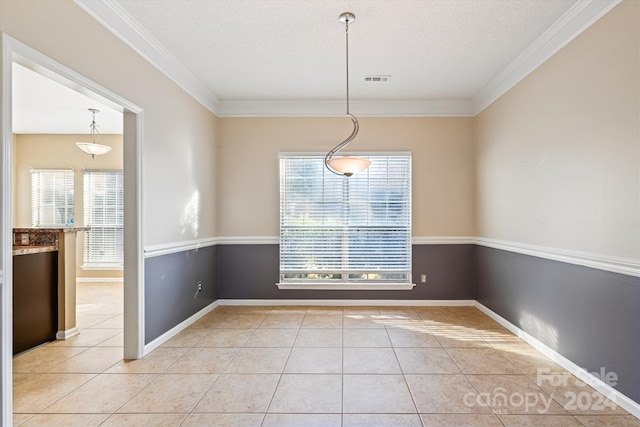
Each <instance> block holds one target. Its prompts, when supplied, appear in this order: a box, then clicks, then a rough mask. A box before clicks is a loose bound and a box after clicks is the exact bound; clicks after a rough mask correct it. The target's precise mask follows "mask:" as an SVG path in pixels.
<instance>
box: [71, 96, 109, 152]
mask: <svg viewBox="0 0 640 427" xmlns="http://www.w3.org/2000/svg"><path fill="white" fill-rule="evenodd" d="M89 111H91V114H92V120H91V124H90V125H89V127H90V128H91V142H76V145H77V146H78V148H79V149H81V150H82V151H84V152H85V153H87V154H88V155H90V156H91V158H92V159H93V160H95V159H96V156H99V155H101V154H106V153H108V152H109V151H111V147H109V146H108V145H101V144H96V141H97V140H98V137H99V136H100V132H98V125H97V124H96V113H99V112H100V110H96V109H95V108H89Z"/></svg>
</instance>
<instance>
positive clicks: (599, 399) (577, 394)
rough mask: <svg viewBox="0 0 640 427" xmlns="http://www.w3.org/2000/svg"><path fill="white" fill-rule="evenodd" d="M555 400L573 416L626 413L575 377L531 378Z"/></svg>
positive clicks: (551, 376) (566, 374) (543, 375)
mask: <svg viewBox="0 0 640 427" xmlns="http://www.w3.org/2000/svg"><path fill="white" fill-rule="evenodd" d="M529 378H530V379H532V380H533V381H534V382H535V383H536V385H538V386H539V387H541V388H542V389H543V390H544V391H546V392H547V393H548V394H549V395H551V396H552V397H553V399H554V400H555V401H556V402H558V403H559V404H560V405H561V406H562V407H563V408H564V409H565V410H566V411H567V412H569V413H571V414H593V415H605V414H609V415H624V414H626V412H625V411H624V410H623V409H622V408H620V407H619V406H618V405H616V404H615V403H614V402H613V401H611V400H609V399H607V398H606V397H605V396H604V395H602V394H601V393H599V392H597V391H596V390H594V389H593V388H592V387H590V386H589V385H587V384H586V383H584V382H582V381H580V380H579V379H578V378H576V377H575V376H573V375H570V374H568V373H565V374H545V373H542V374H539V375H536V376H530V377H529Z"/></svg>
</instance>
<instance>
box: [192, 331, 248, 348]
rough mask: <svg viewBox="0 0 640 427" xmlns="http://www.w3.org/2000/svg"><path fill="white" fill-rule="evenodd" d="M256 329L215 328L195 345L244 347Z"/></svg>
mask: <svg viewBox="0 0 640 427" xmlns="http://www.w3.org/2000/svg"><path fill="white" fill-rule="evenodd" d="M254 332H255V329H214V330H212V331H211V332H209V333H208V334H207V335H206V336H205V337H204V338H202V340H200V341H199V342H198V343H197V344H195V347H242V346H243V345H244V344H245V343H246V342H247V340H248V339H249V337H251V335H253V333H254Z"/></svg>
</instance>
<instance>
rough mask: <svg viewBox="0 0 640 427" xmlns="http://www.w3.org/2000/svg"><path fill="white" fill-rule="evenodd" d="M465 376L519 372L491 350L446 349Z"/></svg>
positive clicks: (496, 352)
mask: <svg viewBox="0 0 640 427" xmlns="http://www.w3.org/2000/svg"><path fill="white" fill-rule="evenodd" d="M447 353H449V356H451V358H452V359H453V360H454V362H456V364H457V365H458V367H459V368H460V369H461V370H462V372H463V373H465V374H520V373H521V372H520V370H519V369H518V368H516V367H515V366H513V365H512V364H511V362H509V361H508V360H507V359H505V358H504V357H502V355H501V354H500V353H499V352H498V351H496V350H494V349H492V348H448V349H447Z"/></svg>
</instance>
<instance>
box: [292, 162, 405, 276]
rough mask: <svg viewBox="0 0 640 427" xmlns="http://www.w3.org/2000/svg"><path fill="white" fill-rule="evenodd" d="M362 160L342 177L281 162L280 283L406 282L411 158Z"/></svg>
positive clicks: (319, 165) (320, 167) (320, 165)
mask: <svg viewBox="0 0 640 427" xmlns="http://www.w3.org/2000/svg"><path fill="white" fill-rule="evenodd" d="M361 157H366V158H368V159H369V160H371V166H369V168H367V169H366V170H365V171H363V172H360V173H358V174H355V175H353V176H351V177H349V178H346V177H342V176H339V175H336V174H334V173H332V172H330V171H328V170H327V169H326V168H325V166H324V156H323V155H288V154H281V155H280V282H283V283H284V282H310V283H311V282H330V283H336V282H344V283H353V282H365V283H384V282H394V283H409V282H410V280H411V154H410V153H395V154H385V155H378V154H376V155H369V156H361Z"/></svg>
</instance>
